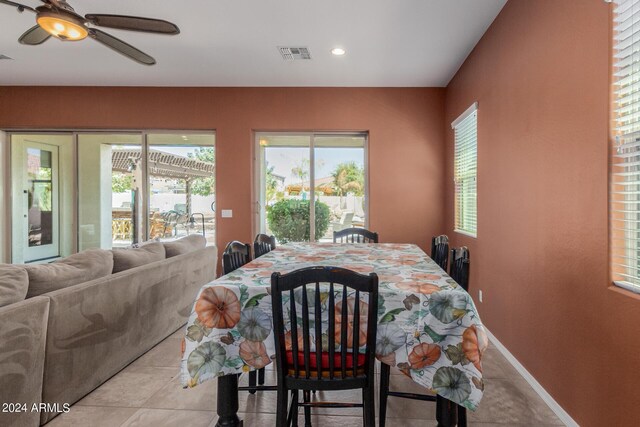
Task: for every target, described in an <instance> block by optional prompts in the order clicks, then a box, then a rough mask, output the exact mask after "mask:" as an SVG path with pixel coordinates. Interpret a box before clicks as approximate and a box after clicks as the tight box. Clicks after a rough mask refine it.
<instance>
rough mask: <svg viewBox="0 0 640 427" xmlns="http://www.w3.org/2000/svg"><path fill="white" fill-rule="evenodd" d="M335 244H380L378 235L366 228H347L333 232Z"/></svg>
mask: <svg viewBox="0 0 640 427" xmlns="http://www.w3.org/2000/svg"><path fill="white" fill-rule="evenodd" d="M333 243H378V233H374V232H373V231H369V230H367V229H366V228H346V229H344V230H341V231H334V232H333Z"/></svg>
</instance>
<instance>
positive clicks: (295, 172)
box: [256, 133, 367, 243]
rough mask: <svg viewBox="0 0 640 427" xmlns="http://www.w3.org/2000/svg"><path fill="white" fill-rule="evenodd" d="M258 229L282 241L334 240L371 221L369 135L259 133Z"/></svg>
mask: <svg viewBox="0 0 640 427" xmlns="http://www.w3.org/2000/svg"><path fill="white" fill-rule="evenodd" d="M256 140H257V142H256V146H257V149H256V150H257V153H258V155H257V156H256V171H257V173H256V176H257V180H256V182H257V191H256V194H257V196H258V200H257V201H256V207H257V209H256V222H257V229H258V230H259V231H260V232H262V233H267V234H273V235H275V236H276V238H277V239H278V241H280V242H282V243H285V242H301V241H332V236H333V231H338V230H341V229H344V228H349V227H365V226H366V223H367V216H366V212H367V200H366V194H367V188H366V183H367V179H366V134H326V133H300V134H298V133H258V134H256Z"/></svg>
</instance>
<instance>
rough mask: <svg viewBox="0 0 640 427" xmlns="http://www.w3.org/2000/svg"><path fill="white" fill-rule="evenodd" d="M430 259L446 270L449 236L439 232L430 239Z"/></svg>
mask: <svg viewBox="0 0 640 427" xmlns="http://www.w3.org/2000/svg"><path fill="white" fill-rule="evenodd" d="M431 259H432V260H434V261H435V262H436V264H438V265H439V266H440V268H441V269H443V270H444V271H447V265H448V264H449V238H448V237H447V236H446V235H444V234H441V235H440V236H434V237H433V238H432V239H431Z"/></svg>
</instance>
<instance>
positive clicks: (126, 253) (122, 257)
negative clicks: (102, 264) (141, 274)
mask: <svg viewBox="0 0 640 427" xmlns="http://www.w3.org/2000/svg"><path fill="white" fill-rule="evenodd" d="M165 258H166V256H165V250H164V246H163V245H162V243H160V242H151V243H145V244H143V245H140V247H138V248H131V249H114V250H113V272H114V273H118V272H120V271H125V270H129V269H130V268H135V267H140V266H143V265H145V264H150V263H152V262H156V261H162V260H163V259H165Z"/></svg>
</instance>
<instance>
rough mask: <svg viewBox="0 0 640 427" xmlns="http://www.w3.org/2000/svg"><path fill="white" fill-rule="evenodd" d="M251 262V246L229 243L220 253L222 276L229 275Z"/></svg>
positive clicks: (235, 241) (234, 242)
mask: <svg viewBox="0 0 640 427" xmlns="http://www.w3.org/2000/svg"><path fill="white" fill-rule="evenodd" d="M250 261H251V245H249V244H248V243H242V242H239V241H237V240H234V241H233V242H229V243H228V244H227V246H226V247H225V248H224V252H223V253H222V274H229V273H231V272H232V271H233V270H237V269H238V268H240V267H242V266H243V265H245V264H247V263H248V262H250Z"/></svg>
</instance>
